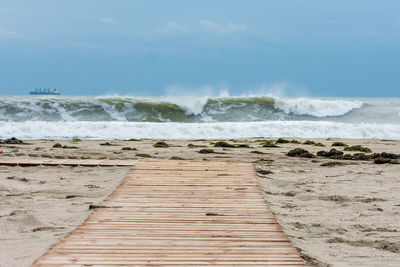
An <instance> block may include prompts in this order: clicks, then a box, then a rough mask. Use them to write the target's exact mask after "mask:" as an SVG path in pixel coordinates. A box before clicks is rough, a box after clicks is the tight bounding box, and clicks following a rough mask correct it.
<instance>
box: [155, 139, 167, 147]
mask: <svg viewBox="0 0 400 267" xmlns="http://www.w3.org/2000/svg"><path fill="white" fill-rule="evenodd" d="M153 146H154V147H156V148H168V147H169V145H168V144H167V143H165V142H164V141H159V142H157V143H155V144H154V145H153Z"/></svg>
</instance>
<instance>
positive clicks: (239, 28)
mask: <svg viewBox="0 0 400 267" xmlns="http://www.w3.org/2000/svg"><path fill="white" fill-rule="evenodd" d="M200 25H201V27H202V29H203V30H204V31H206V32H209V33H215V34H234V33H239V32H245V31H247V26H246V25H245V24H234V23H231V22H230V23H227V24H218V23H215V22H212V21H210V20H202V21H200Z"/></svg>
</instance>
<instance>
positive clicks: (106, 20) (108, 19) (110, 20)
mask: <svg viewBox="0 0 400 267" xmlns="http://www.w3.org/2000/svg"><path fill="white" fill-rule="evenodd" d="M100 21H101V22H103V23H104V24H110V25H117V24H118V23H117V22H116V21H115V20H114V19H113V18H111V17H103V18H101V19H100Z"/></svg>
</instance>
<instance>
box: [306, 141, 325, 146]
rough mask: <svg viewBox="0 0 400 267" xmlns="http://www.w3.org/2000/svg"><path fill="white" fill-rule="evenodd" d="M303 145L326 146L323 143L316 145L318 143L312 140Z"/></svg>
mask: <svg viewBox="0 0 400 267" xmlns="http://www.w3.org/2000/svg"><path fill="white" fill-rule="evenodd" d="M303 144H304V145H312V146H325V145H324V144H322V143H316V142H314V141H312V140H307V141H305V142H304V143H303Z"/></svg>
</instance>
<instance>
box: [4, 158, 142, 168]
mask: <svg viewBox="0 0 400 267" xmlns="http://www.w3.org/2000/svg"><path fill="white" fill-rule="evenodd" d="M135 164H136V161H133V160H96V159H92V160H80V159H31V158H18V159H13V158H11V159H10V158H5V157H1V158H0V165H5V166H21V167H34V166H59V165H63V166H83V167H98V166H104V167H108V166H135Z"/></svg>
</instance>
